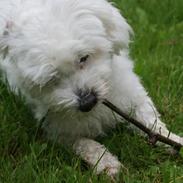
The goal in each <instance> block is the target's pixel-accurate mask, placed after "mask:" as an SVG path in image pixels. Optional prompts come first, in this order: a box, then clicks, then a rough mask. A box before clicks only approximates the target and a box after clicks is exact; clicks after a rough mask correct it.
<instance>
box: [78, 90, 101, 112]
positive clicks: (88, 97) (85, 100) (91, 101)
mask: <svg viewBox="0 0 183 183" xmlns="http://www.w3.org/2000/svg"><path fill="white" fill-rule="evenodd" d="M97 102H98V99H97V95H96V93H94V92H93V91H91V92H89V91H86V92H80V93H79V110H80V111H82V112H89V111H91V110H92V108H93V107H94V106H95V105H96V104H97Z"/></svg>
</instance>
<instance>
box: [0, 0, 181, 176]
mask: <svg viewBox="0 0 183 183" xmlns="http://www.w3.org/2000/svg"><path fill="white" fill-rule="evenodd" d="M131 33H132V30H131V28H130V26H129V25H128V24H127V22H126V21H125V19H124V18H123V17H122V16H121V15H120V13H119V11H118V10H117V9H116V8H115V7H113V6H112V5H111V4H110V3H108V2H107V1H105V0H1V1H0V68H1V70H2V71H3V73H4V77H5V78H7V80H8V83H9V85H10V87H11V89H12V91H14V92H15V93H17V92H21V94H22V95H23V96H24V97H25V99H26V102H27V104H29V105H30V106H31V107H32V110H33V112H34V114H35V117H36V118H37V119H38V120H41V119H42V118H43V117H45V115H46V120H45V123H44V125H43V128H44V129H45V130H46V132H47V133H48V137H49V138H55V137H57V138H58V141H59V142H61V143H65V144H69V143H72V144H74V146H73V147H74V150H75V151H76V153H77V154H78V155H80V156H81V157H82V158H83V159H84V160H85V161H87V162H88V163H89V164H90V165H92V166H96V170H97V172H98V173H100V172H101V171H103V170H107V173H108V174H109V175H112V174H116V173H117V172H118V171H119V167H120V163H119V162H118V160H117V158H116V157H114V156H113V155H111V154H110V153H109V152H107V151H106V149H105V147H103V146H101V145H99V144H98V143H97V142H94V141H93V140H90V138H95V137H97V136H99V135H104V134H105V132H106V130H108V129H110V128H114V127H115V125H116V122H115V121H114V120H113V115H112V112H111V111H110V110H109V109H107V108H106V107H105V106H103V105H102V104H101V102H102V100H103V99H104V98H107V99H108V100H109V101H111V102H112V103H114V104H115V105H117V106H118V107H120V108H121V109H122V110H123V111H125V112H126V113H130V112H131V111H134V115H135V117H136V119H138V120H139V121H141V122H142V123H143V124H145V125H146V126H147V127H149V128H153V130H155V131H157V132H160V133H162V134H164V135H166V136H168V134H169V131H168V130H167V128H166V126H165V124H163V123H162V122H161V121H160V119H159V114H158V112H157V111H156V109H155V107H154V105H153V103H152V101H151V99H150V98H149V97H148V96H147V93H146V91H145V90H144V88H143V86H142V85H141V83H140V81H139V78H138V77H137V76H136V74H135V73H134V72H133V63H132V61H131V60H130V58H129V56H128V44H129V41H130V34H131ZM85 55H89V58H88V60H87V61H86V62H84V63H80V62H79V60H80V58H81V57H83V56H85ZM78 89H79V90H82V91H84V90H86V89H87V90H88V89H89V90H95V92H96V93H97V96H98V103H97V105H96V106H95V107H94V108H93V109H92V110H91V111H90V112H88V113H82V112H80V111H79V110H78V105H79V104H78V100H79V97H78V94H77V90H78ZM155 122H156V125H154V124H155ZM170 138H172V139H174V140H176V141H177V142H180V143H182V144H183V138H181V137H179V136H176V135H175V134H172V133H171V134H170ZM105 151H106V152H105ZM100 156H102V157H100ZM99 159H100V161H99V162H98V160H99ZM97 162H98V163H97ZM96 163H97V164H96Z"/></svg>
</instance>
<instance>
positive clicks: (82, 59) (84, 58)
mask: <svg viewBox="0 0 183 183" xmlns="http://www.w3.org/2000/svg"><path fill="white" fill-rule="evenodd" d="M88 58H89V55H86V56H84V57H82V58H81V59H80V61H79V62H80V63H84V62H86V61H87V60H88Z"/></svg>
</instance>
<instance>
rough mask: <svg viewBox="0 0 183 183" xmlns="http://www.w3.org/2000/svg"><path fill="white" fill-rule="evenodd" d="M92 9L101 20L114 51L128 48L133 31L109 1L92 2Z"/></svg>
mask: <svg viewBox="0 0 183 183" xmlns="http://www.w3.org/2000/svg"><path fill="white" fill-rule="evenodd" d="M92 11H94V13H95V16H97V17H98V18H99V19H100V20H101V21H102V23H103V25H104V28H105V30H106V33H107V36H108V39H109V40H110V41H111V42H112V43H113V48H114V51H115V52H116V53H118V52H119V51H120V50H121V49H123V48H128V45H129V42H130V35H131V34H133V31H132V28H131V27H130V26H129V24H128V23H127V22H126V20H125V19H124V18H123V17H122V15H121V14H120V12H119V10H118V9H117V8H115V7H113V6H112V5H111V4H110V3H108V2H106V1H104V0H99V1H98V3H96V4H95V3H93V8H92Z"/></svg>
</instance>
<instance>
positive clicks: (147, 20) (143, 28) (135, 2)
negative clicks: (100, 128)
mask: <svg viewBox="0 0 183 183" xmlns="http://www.w3.org/2000/svg"><path fill="white" fill-rule="evenodd" d="M114 2H116V6H117V7H118V8H120V9H121V10H122V12H123V15H124V16H125V17H126V18H127V20H128V22H129V23H130V24H131V25H132V27H133V29H134V31H135V37H134V43H133V44H132V45H131V50H132V51H131V55H132V57H133V58H134V60H135V65H136V67H135V70H136V72H137V73H138V74H139V75H140V76H141V78H142V82H143V84H144V85H145V87H146V88H147V90H148V92H149V94H150V96H151V97H152V98H153V100H154V102H155V104H156V106H157V108H158V110H159V111H160V113H161V114H162V119H163V120H164V121H165V122H166V123H167V125H168V126H169V128H170V129H172V130H173V131H174V132H176V133H178V134H180V135H183V72H182V71H183V11H182V10H183V1H182V0H115V1H114ZM99 141H101V142H102V143H104V144H105V145H106V146H107V147H108V148H109V149H110V151H111V152H112V153H114V154H116V155H117V156H118V157H119V159H120V161H121V162H123V164H124V168H123V169H122V171H121V175H120V176H119V178H118V181H117V182H119V183H122V182H123V181H125V182H126V183H160V182H162V183H181V182H183V157H182V158H181V157H180V156H171V155H169V154H168V153H166V151H165V149H164V148H163V147H158V148H152V147H150V146H148V145H147V144H146V140H145V139H144V138H142V137H140V136H138V135H135V134H133V132H130V131H129V130H128V129H127V128H125V127H123V126H118V128H117V129H116V130H115V131H112V132H110V134H109V136H107V137H105V138H102V139H99ZM33 182H34V183H60V182H66V183H74V182H78V183H89V182H91V183H93V182H94V183H95V182H99V183H107V182H110V180H109V179H108V178H107V177H106V176H105V175H101V176H95V175H93V173H92V171H91V170H89V169H88V168H87V166H86V165H85V164H84V163H83V162H82V161H80V159H79V158H77V157H76V156H74V154H73V153H72V152H71V151H70V150H69V149H65V148H64V147H61V146H59V145H56V144H55V143H50V142H47V141H46V140H45V138H43V137H42V135H41V132H40V131H38V130H37V127H36V126H35V120H34V118H33V117H32V115H31V113H30V111H29V110H28V109H27V108H26V106H25V105H24V104H23V102H22V100H21V99H18V98H17V97H15V96H13V95H12V94H11V93H10V92H9V90H8V88H6V87H5V86H4V85H3V84H2V83H0V183H33Z"/></svg>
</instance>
